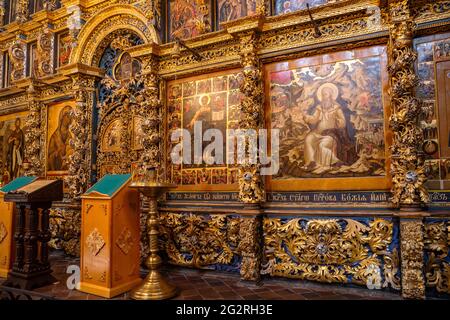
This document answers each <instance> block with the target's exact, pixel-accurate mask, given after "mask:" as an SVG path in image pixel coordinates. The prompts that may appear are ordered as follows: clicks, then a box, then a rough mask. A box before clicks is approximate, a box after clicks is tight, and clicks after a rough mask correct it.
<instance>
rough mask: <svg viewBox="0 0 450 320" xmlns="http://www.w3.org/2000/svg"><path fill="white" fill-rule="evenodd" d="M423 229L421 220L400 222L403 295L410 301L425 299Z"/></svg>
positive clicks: (403, 220)
mask: <svg viewBox="0 0 450 320" xmlns="http://www.w3.org/2000/svg"><path fill="white" fill-rule="evenodd" d="M423 227H424V226H423V222H422V220H420V219H402V220H401V221H400V236H401V261H402V262H401V263H402V295H403V297H404V298H408V299H424V298H425V279H424V274H423V268H424V260H423V253H424V234H423V233H424V232H423Z"/></svg>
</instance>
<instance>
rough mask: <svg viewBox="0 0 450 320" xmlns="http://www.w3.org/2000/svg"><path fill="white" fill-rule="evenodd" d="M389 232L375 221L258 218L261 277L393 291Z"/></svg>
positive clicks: (394, 259)
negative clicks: (261, 224) (260, 223)
mask: <svg viewBox="0 0 450 320" xmlns="http://www.w3.org/2000/svg"><path fill="white" fill-rule="evenodd" d="M393 228H394V225H393V222H392V221H390V220H384V219H378V218H376V219H370V220H368V221H367V222H366V221H364V222H363V221H359V220H354V219H303V218H298V219H291V220H286V219H280V218H267V219H264V244H265V260H266V263H265V265H264V266H263V271H262V273H264V274H270V275H272V276H283V277H289V278H299V279H305V280H314V281H321V282H330V283H331V282H337V283H348V282H351V283H355V284H359V285H367V286H371V287H373V288H377V289H380V288H381V287H388V286H391V287H392V288H394V289H396V290H399V289H400V278H399V275H398V271H399V265H398V263H399V258H398V250H397V249H396V248H395V246H394V247H393V248H392V246H391V243H392V241H393V238H392V236H393ZM391 248H392V249H391Z"/></svg>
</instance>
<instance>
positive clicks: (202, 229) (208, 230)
mask: <svg viewBox="0 0 450 320" xmlns="http://www.w3.org/2000/svg"><path fill="white" fill-rule="evenodd" d="M160 221H161V223H160V226H161V227H160V232H161V235H162V238H163V239H165V241H164V249H165V251H166V253H167V255H168V257H169V261H170V263H173V264H177V265H181V266H195V267H198V268H201V267H205V266H208V265H214V264H222V265H226V264H231V263H232V261H233V258H234V256H235V255H236V253H237V246H238V241H239V225H240V219H238V218H234V217H227V216H226V215H211V216H208V217H205V216H203V215H193V214H178V213H164V214H161V215H160Z"/></svg>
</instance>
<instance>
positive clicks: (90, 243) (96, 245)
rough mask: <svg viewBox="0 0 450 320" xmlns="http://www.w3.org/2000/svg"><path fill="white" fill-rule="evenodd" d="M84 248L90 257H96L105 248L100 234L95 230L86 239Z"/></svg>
mask: <svg viewBox="0 0 450 320" xmlns="http://www.w3.org/2000/svg"><path fill="white" fill-rule="evenodd" d="M86 246H87V248H88V250H89V252H90V253H91V255H93V256H96V255H98V254H99V253H100V251H101V250H102V249H103V247H104V246H105V240H104V239H103V236H102V235H101V233H100V232H99V231H98V230H97V228H95V229H94V230H92V232H91V233H90V234H89V235H88V236H87V238H86Z"/></svg>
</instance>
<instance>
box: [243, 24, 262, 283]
mask: <svg viewBox="0 0 450 320" xmlns="http://www.w3.org/2000/svg"><path fill="white" fill-rule="evenodd" d="M239 37H240V43H241V52H240V54H241V65H242V83H241V86H240V90H241V93H242V95H243V99H242V102H241V118H240V120H239V129H241V130H251V131H253V130H254V132H256V133H258V131H259V129H261V128H262V127H263V119H264V117H263V114H264V109H263V108H264V107H263V96H264V93H263V84H262V70H261V63H260V61H259V57H258V55H257V50H258V42H259V37H258V33H257V31H255V30H251V31H248V32H245V33H242V34H240V35H239ZM255 143H256V145H254V144H255ZM243 147H244V151H245V154H246V155H249V154H250V152H254V151H255V150H258V145H257V141H255V139H246V140H245V143H244V146H243ZM260 169H261V166H260V162H259V159H258V157H257V161H256V163H251V161H250V159H249V158H248V157H246V159H245V162H244V163H243V164H241V166H240V168H239V200H240V201H241V202H243V203H244V210H243V212H242V214H243V215H244V217H243V218H242V219H241V224H240V231H239V234H240V237H241V241H240V244H239V247H238V250H239V252H240V254H241V256H242V262H241V270H240V272H241V278H242V279H243V280H252V281H258V280H259V279H260V268H261V258H262V246H261V234H262V220H261V215H260V214H261V209H260V204H261V203H262V202H264V200H265V191H264V183H263V178H262V177H261V175H260Z"/></svg>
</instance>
